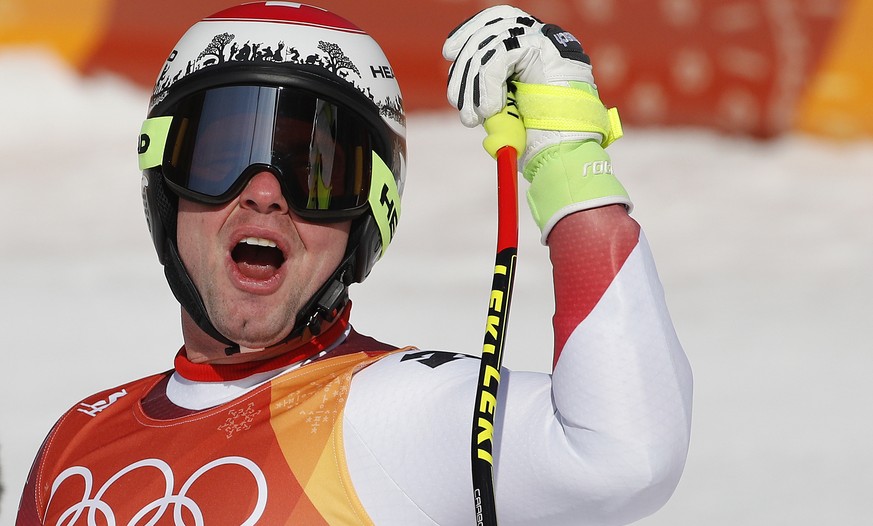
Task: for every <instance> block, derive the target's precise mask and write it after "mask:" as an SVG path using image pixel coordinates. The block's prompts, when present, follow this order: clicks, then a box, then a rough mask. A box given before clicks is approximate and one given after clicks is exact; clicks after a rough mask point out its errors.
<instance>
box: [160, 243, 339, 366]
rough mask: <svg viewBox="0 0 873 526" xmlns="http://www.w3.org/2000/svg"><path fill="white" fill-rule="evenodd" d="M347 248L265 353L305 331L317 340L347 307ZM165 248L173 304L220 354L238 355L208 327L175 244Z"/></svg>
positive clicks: (236, 349) (237, 348) (229, 342)
mask: <svg viewBox="0 0 873 526" xmlns="http://www.w3.org/2000/svg"><path fill="white" fill-rule="evenodd" d="M351 245H352V244H351V243H350V246H349V247H348V248H347V249H346V255H345V257H344V258H343V260H342V262H341V263H340V264H339V266H338V267H337V268H336V270H334V272H333V274H331V275H330V277H329V278H328V279H327V281H326V282H325V283H324V284H323V285H322V286H321V287H320V288H319V289H318V290H317V291H316V292H315V294H313V295H312V297H311V298H310V299H309V301H307V302H306V303H305V304H304V305H303V307H301V309H300V311H299V312H298V313H297V317H296V318H295V321H294V327H293V328H292V329H291V332H290V333H289V334H288V335H287V336H286V337H285V338H283V339H282V341H280V342H278V343H275V344H273V345H271V346H269V347H267V348H268V349H269V348H273V347H277V346H280V345H283V344H285V343H287V342H288V341H290V340H292V339H294V338H298V337H299V336H300V335H301V334H303V332H304V331H305V330H309V332H310V334H312V336H318V335H319V334H320V333H321V331H322V328H323V322H325V321H332V320H333V319H334V318H335V316H336V313H337V312H339V311H340V310H341V308H342V307H343V306H344V305H345V304H346V303H348V299H349V295H348V287H349V285H350V284H351V282H352V273H353V272H352V269H353V268H354V262H355V252H356V250H355V247H353V246H351ZM166 248H167V258H166V264H165V266H164V274H165V275H166V277H167V282H168V283H169V284H170V290H172V291H173V295H174V296H175V297H176V300H177V301H178V302H179V303H180V304H181V305H182V308H184V309H185V311H186V312H187V313H188V315H189V316H191V319H192V320H194V322H195V323H196V324H197V326H198V327H200V329H201V330H203V332H205V333H206V334H208V335H209V336H210V337H212V338H213V339H215V340H216V341H219V342H221V343H223V344H225V345H227V348H225V350H224V353H225V354H226V355H227V356H232V355H234V354H238V353H240V352H241V348H240V344H239V343H237V342H234V341H233V340H231V339H229V338H227V337H226V336H224V335H223V334H221V332H219V331H218V329H216V328H215V325H213V324H212V320H210V319H209V314H208V312H207V311H206V305H205V304H204V303H203V298H202V296H201V295H200V291H198V290H197V287H196V286H195V285H194V282H193V281H192V280H191V276H190V275H189V274H188V271H187V270H186V269H185V266H184V264H183V263H182V258H181V257H180V256H179V251H178V248H177V247H176V244H175V243H172V242H168V243H167V247H166Z"/></svg>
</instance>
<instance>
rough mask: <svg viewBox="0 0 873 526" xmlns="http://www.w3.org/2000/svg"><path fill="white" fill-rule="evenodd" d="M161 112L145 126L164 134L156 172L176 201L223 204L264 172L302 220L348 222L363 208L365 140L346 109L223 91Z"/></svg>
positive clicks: (307, 99)
mask: <svg viewBox="0 0 873 526" xmlns="http://www.w3.org/2000/svg"><path fill="white" fill-rule="evenodd" d="M168 113H171V116H170V117H157V118H153V119H149V120H150V121H152V120H155V121H158V120H160V119H163V120H162V121H160V122H156V123H155V126H156V127H157V128H161V127H165V128H166V143H165V144H164V145H163V156H162V159H161V161H160V166H161V169H162V173H163V175H164V178H165V180H166V181H167V182H168V183H169V186H170V187H171V188H172V189H173V190H174V191H175V192H176V193H178V194H179V195H180V196H182V197H185V198H187V199H192V200H195V201H200V202H204V203H211V204H218V203H224V202H227V201H229V200H231V199H233V198H234V197H236V195H238V194H239V192H240V191H241V190H242V188H243V187H244V186H245V184H246V183H247V182H248V180H249V179H250V178H251V176H252V175H254V174H255V173H258V172H260V171H264V170H267V171H270V172H272V173H273V174H274V175H275V176H276V177H277V179H278V180H279V182H280V185H281V186H282V191H283V194H284V196H285V199H286V200H287V202H288V204H289V206H290V207H291V208H292V209H294V210H295V212H297V213H298V214H300V215H302V216H305V217H323V218H328V217H331V216H333V217H349V216H352V215H355V214H357V213H359V212H361V211H362V210H364V209H365V208H366V204H367V199H368V194H369V188H370V183H371V175H372V164H371V162H372V148H373V146H372V139H371V135H370V132H369V131H368V127H367V126H366V124H365V122H364V121H363V119H362V118H360V117H359V116H358V115H357V114H355V113H353V112H352V111H350V110H347V109H345V108H343V107H340V106H337V105H335V104H333V103H332V102H330V101H328V100H324V99H321V98H318V97H316V96H314V95H312V94H309V93H307V92H303V91H300V90H295V89H290V88H280V87H263V86H227V87H221V88H214V89H210V90H206V91H203V92H199V93H196V94H194V95H191V96H189V97H187V98H186V99H184V100H182V101H181V102H179V103H178V104H177V105H176V106H175V107H174V108H172V109H171V110H170V111H169V112H168ZM147 124H148V121H147ZM157 135H159V133H158V134H157ZM143 137H147V135H146V134H144V135H143ZM142 146H143V145H141V150H142ZM146 148H148V145H146ZM141 167H142V166H141Z"/></svg>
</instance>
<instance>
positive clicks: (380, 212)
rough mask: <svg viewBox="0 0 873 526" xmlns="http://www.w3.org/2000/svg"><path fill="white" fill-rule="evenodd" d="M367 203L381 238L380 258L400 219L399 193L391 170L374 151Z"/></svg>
mask: <svg viewBox="0 0 873 526" xmlns="http://www.w3.org/2000/svg"><path fill="white" fill-rule="evenodd" d="M369 202H370V209H371V210H373V217H374V218H375V219H376V224H377V225H378V226H379V233H380V235H381V238H382V252H381V253H380V254H379V256H380V257H381V256H382V255H384V254H385V250H387V249H388V245H389V244H390V243H391V239H392V238H393V237H394V230H395V228H397V221H398V219H400V192H398V190H397V181H395V180H394V174H393V173H392V172H391V169H390V168H388V165H387V164H385V161H383V160H382V158H381V157H379V155H378V154H377V153H376V152H375V151H374V152H373V166H372V180H371V182H370V196H369Z"/></svg>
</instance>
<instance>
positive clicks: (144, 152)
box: [137, 117, 173, 170]
mask: <svg viewBox="0 0 873 526" xmlns="http://www.w3.org/2000/svg"><path fill="white" fill-rule="evenodd" d="M172 122H173V117H152V118H151V119H146V120H145V121H143V123H142V128H141V129H140V132H139V148H138V149H137V151H138V153H139V169H140V170H147V169H149V168H155V167H157V166H160V165H161V163H163V161H164V149H165V148H166V146H167V136H168V135H169V133H170V124H172Z"/></svg>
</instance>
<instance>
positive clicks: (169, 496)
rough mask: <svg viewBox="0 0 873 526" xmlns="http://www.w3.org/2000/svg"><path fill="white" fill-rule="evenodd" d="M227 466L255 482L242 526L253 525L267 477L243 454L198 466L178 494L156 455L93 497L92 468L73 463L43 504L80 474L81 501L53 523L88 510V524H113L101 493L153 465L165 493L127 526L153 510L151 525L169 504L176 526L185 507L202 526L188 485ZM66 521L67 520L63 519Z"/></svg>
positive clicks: (166, 466) (75, 518)
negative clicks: (254, 496) (252, 505)
mask: <svg viewBox="0 0 873 526" xmlns="http://www.w3.org/2000/svg"><path fill="white" fill-rule="evenodd" d="M227 465H236V466H240V467H242V468H244V469H245V470H247V471H248V472H249V473H250V474H251V475H252V477H253V478H254V479H255V483H256V484H257V487H258V500H257V503H256V504H255V509H254V511H253V512H252V514H251V515H250V516H249V517H248V518H247V519H246V520H245V522H243V523H242V525H241V526H251V525H254V524H255V523H256V522H257V521H258V519H260V518H261V515H263V513H264V509H265V508H266V507H267V478H266V477H265V476H264V473H263V471H261V468H260V467H258V465H257V464H255V463H254V462H252V461H251V460H249V459H247V458H244V457H235V456H233V457H223V458H219V459H217V460H213V461H212V462H210V463H208V464H206V465H205V466H203V467H201V468H200V469H198V470H197V471H195V472H194V473H193V474H192V475H191V476H190V477H189V478H188V480H186V481H185V483H184V484H182V487H181V488H180V489H179V493H178V494H177V495H175V494H173V484H174V476H173V469H172V468H171V467H170V466H169V464H167V463H166V462H164V461H163V460H159V459H156V458H149V459H145V460H140V461H139V462H135V463H133V464H131V465H129V466H127V467H125V468H124V469H122V470H121V471H119V472H118V473H116V474H115V475H113V476H112V477H111V478H110V479H109V480H107V481H106V483H105V484H103V486H101V487H100V489H99V490H98V491H97V493H96V494H94V496H93V497H92V496H91V491H92V490H93V488H94V480H93V478H94V477H93V475H92V473H91V471H90V470H89V469H88V468H85V467H82V466H74V467H71V468H68V469H66V470H64V471H63V472H62V473H61V474H59V475H58V477H57V478H56V479H55V481H54V483H53V484H52V492H51V495H50V496H49V501H48V504H47V505H46V510H48V509H49V507H50V506H51V502H52V498H54V496H55V492H56V491H57V489H58V487H60V485H61V484H62V483H63V482H64V481H65V480H67V479H68V478H70V477H75V476H79V477H82V480H83V481H84V483H85V488H84V494H83V495H82V500H81V501H80V502H79V503H78V504H74V505H73V506H70V507H69V508H67V509H66V510H64V513H63V514H61V516H60V517H59V518H58V521H57V522H56V523H55V524H56V526H64V525H67V526H71V525H73V524H76V521H78V520H79V518H80V517H81V516H82V514H83V513H84V512H86V511H87V512H88V516H87V519H88V525H89V526H96V525H97V524H98V523H97V521H96V519H97V514H98V513H100V515H102V516H103V519H104V522H105V523H106V524H108V525H109V526H115V524H116V521H115V514H114V512H113V510H112V508H111V507H110V506H109V504H107V503H106V502H104V501H103V496H104V494H105V493H106V491H107V490H108V489H109V488H110V487H111V486H112V484H114V483H115V482H116V481H118V480H119V479H121V478H122V477H124V476H125V475H127V474H128V473H131V472H133V471H134V470H137V469H146V468H153V469H157V470H158V471H159V472H160V473H161V474H162V475H163V476H164V481H165V482H166V485H165V488H164V495H163V496H162V497H160V498H158V499H156V500H154V501H152V502H150V503H149V504H147V505H145V506H144V507H143V508H142V509H141V510H139V511H138V512H137V513H136V515H134V516H133V518H131V519H130V522H128V523H127V526H137V525H139V523H140V521H141V520H143V519H144V518H145V517H146V516H148V515H149V514H152V513H153V516H152V518H151V520H149V521H148V522H147V523H145V524H144V525H143V526H154V524H156V523H157V522H158V520H160V519H161V518H162V517H163V516H164V513H166V511H167V510H168V509H169V508H170V507H171V506H172V508H173V522H174V524H176V525H177V526H183V525H184V524H185V523H184V520H183V518H182V511H183V510H188V512H189V513H190V514H191V515H192V516H193V517H194V524H195V526H203V525H204V522H203V512H202V510H201V509H200V506H199V505H198V504H197V503H196V502H194V501H193V500H192V499H191V498H190V497H188V496H187V493H188V491H189V490H190V489H191V486H193V485H194V483H195V482H197V479H199V478H200V477H201V476H202V475H203V474H204V473H206V472H207V471H209V470H211V469H212V468H215V467H218V466H227ZM65 521H66V522H65Z"/></svg>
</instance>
